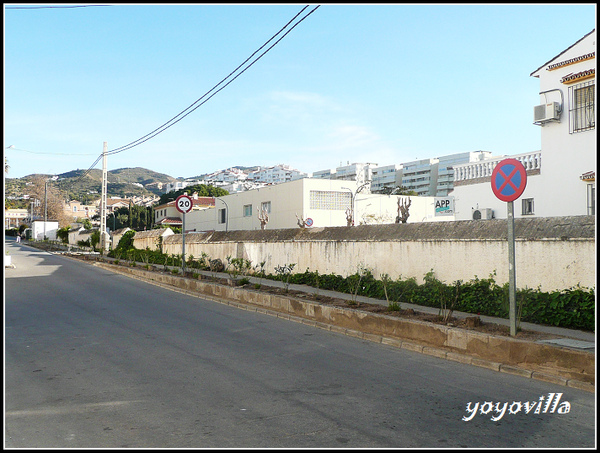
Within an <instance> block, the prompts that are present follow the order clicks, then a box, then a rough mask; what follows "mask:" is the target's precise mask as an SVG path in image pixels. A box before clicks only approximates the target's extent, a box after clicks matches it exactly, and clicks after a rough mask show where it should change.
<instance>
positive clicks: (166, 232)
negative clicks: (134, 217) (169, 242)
mask: <svg viewBox="0 0 600 453" xmlns="http://www.w3.org/2000/svg"><path fill="white" fill-rule="evenodd" d="M173 234H175V233H173V230H171V228H165V229H160V230H148V231H138V232H136V233H135V236H133V246H134V247H135V248H136V249H139V250H145V249H149V250H159V247H160V241H161V240H160V238H161V237H162V238H163V240H164V238H166V237H169V236H172V235H173ZM186 237H187V236H186ZM179 238H180V239H179V240H180V241H181V235H179ZM117 245H118V244H117ZM179 249H180V251H179V252H178V253H181V243H180V244H179ZM166 253H171V252H166Z"/></svg>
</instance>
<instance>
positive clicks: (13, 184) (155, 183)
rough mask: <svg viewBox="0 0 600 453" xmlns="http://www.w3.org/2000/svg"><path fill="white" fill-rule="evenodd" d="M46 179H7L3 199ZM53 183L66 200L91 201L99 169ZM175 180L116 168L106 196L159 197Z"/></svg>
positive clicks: (143, 170)
mask: <svg viewBox="0 0 600 453" xmlns="http://www.w3.org/2000/svg"><path fill="white" fill-rule="evenodd" d="M40 176H41V177H45V178H49V177H51V176H52V175H41V174H31V175H27V176H24V177H22V178H6V186H5V196H6V197H8V198H17V199H18V198H21V197H22V196H23V195H25V194H26V193H27V192H26V186H27V183H28V182H30V181H32V180H33V179H35V178H38V177H40ZM56 176H57V179H56V180H53V181H52V182H51V184H53V185H54V186H55V187H56V188H58V189H59V191H60V192H62V193H63V194H64V198H65V199H70V200H80V201H85V200H90V199H94V198H98V197H99V196H100V194H101V193H102V170H98V169H92V170H90V171H89V172H87V173H86V170H72V171H69V172H66V173H62V174H59V175H56ZM174 181H177V178H174V177H172V176H169V175H166V174H164V173H158V172H155V171H152V170H148V169H146V168H141V167H135V168H119V169H117V170H110V171H108V172H107V187H106V190H107V195H108V196H109V197H110V196H118V197H128V196H133V195H151V194H154V195H159V196H160V195H162V194H163V193H164V191H165V189H164V185H165V184H167V183H171V182H174Z"/></svg>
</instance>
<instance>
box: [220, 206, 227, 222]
mask: <svg viewBox="0 0 600 453" xmlns="http://www.w3.org/2000/svg"><path fill="white" fill-rule="evenodd" d="M226 221H227V211H226V210H225V208H223V209H219V223H225V222H226Z"/></svg>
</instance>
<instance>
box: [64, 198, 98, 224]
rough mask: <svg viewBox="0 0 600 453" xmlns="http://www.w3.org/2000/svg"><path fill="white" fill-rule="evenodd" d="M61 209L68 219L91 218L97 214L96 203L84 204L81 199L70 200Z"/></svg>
mask: <svg viewBox="0 0 600 453" xmlns="http://www.w3.org/2000/svg"><path fill="white" fill-rule="evenodd" d="M63 210H64V212H65V215H66V216H67V218H68V219H69V220H72V221H73V222H75V221H77V219H91V218H92V217H94V216H95V215H97V214H98V212H99V210H98V206H97V205H85V204H83V203H82V202H81V201H77V200H71V201H68V202H67V203H65V205H64V207H63Z"/></svg>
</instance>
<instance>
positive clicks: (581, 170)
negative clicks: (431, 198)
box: [451, 30, 596, 220]
mask: <svg viewBox="0 0 600 453" xmlns="http://www.w3.org/2000/svg"><path fill="white" fill-rule="evenodd" d="M595 58H596V30H592V31H591V32H590V33H588V34H587V35H585V36H584V37H583V38H582V39H580V40H579V41H577V42H576V43H574V44H573V45H572V46H570V47H568V48H567V49H566V50H564V51H563V52H561V53H560V54H558V55H557V56H555V57H554V58H552V59H551V60H549V61H547V62H546V63H544V64H543V65H542V66H540V67H539V68H538V69H536V70H535V71H533V72H532V73H531V76H533V77H536V78H538V79H539V80H540V105H537V106H534V107H533V123H534V124H535V126H532V127H540V132H541V150H540V151H533V152H531V153H525V154H519V155H517V156H514V155H513V156H504V157H499V158H495V159H490V160H486V161H482V162H477V163H471V164H463V165H457V166H455V167H454V171H455V181H454V191H453V192H452V193H451V194H452V195H453V196H454V198H455V200H456V209H457V211H456V218H457V220H463V219H471V218H473V216H474V215H476V216H479V215H481V214H482V213H484V215H483V216H482V218H486V215H485V213H487V214H490V213H493V216H494V217H496V218H506V216H507V215H506V212H507V211H506V210H507V207H506V203H505V202H503V201H500V200H499V199H497V198H496V196H495V195H494V193H493V192H492V188H491V175H492V171H493V169H494V167H495V165H496V164H497V163H498V162H500V161H501V160H502V159H504V158H506V157H511V158H514V159H517V160H519V161H521V162H522V163H523V165H524V166H525V169H526V171H527V186H526V188H525V191H524V192H523V194H522V195H521V197H520V198H519V199H518V200H516V201H515V202H514V206H515V208H514V212H515V217H523V216H539V217H552V216H574V215H591V214H595V203H596V200H595V197H596V131H595V126H596V116H595V108H594V107H595V106H594V103H595Z"/></svg>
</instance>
